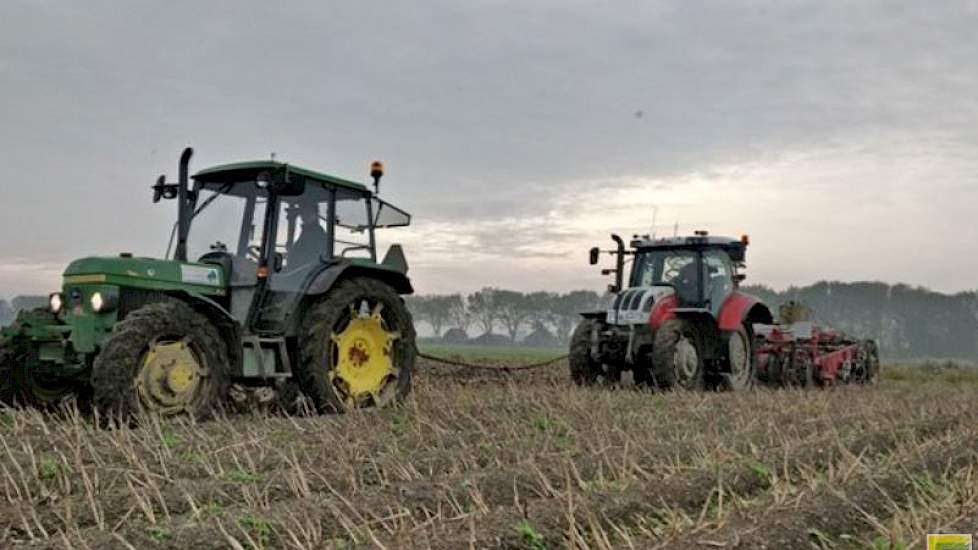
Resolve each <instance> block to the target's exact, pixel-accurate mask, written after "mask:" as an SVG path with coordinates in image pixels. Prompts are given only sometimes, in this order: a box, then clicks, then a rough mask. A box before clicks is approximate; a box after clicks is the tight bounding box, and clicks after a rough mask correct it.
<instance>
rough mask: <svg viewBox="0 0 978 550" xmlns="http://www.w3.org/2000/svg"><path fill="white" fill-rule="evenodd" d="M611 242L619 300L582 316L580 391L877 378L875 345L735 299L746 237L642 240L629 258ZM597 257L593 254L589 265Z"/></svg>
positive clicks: (575, 370) (574, 357)
mask: <svg viewBox="0 0 978 550" xmlns="http://www.w3.org/2000/svg"><path fill="white" fill-rule="evenodd" d="M611 238H612V239H613V240H614V241H615V243H616V245H617V246H616V248H615V249H613V250H608V251H605V252H608V253H610V254H612V255H613V256H615V268H614V269H605V270H603V274H606V275H607V274H614V275H615V283H614V284H613V285H611V287H610V288H609V290H610V292H611V294H612V296H613V297H614V299H613V301H612V302H611V304H610V306H609V307H608V308H607V309H606V310H603V311H596V312H589V313H584V314H583V317H584V320H583V321H582V322H581V323H580V325H578V327H577V329H576V330H575V331H574V334H573V336H572V337H571V346H570V347H571V349H570V371H571V376H572V378H573V379H574V381H575V382H577V383H578V384H581V385H587V384H594V383H597V382H599V381H603V382H607V383H617V382H618V381H619V380H620V379H621V374H622V372H623V371H626V370H630V371H631V372H632V377H633V379H634V380H635V382H636V383H637V384H639V385H647V386H651V387H653V388H656V389H676V388H682V389H688V390H698V389H705V388H710V389H726V390H743V389H747V388H749V387H751V386H753V384H754V382H755V380H758V379H760V380H761V381H763V382H768V383H771V384H775V385H807V384H808V383H811V384H815V383H829V382H832V381H834V380H843V381H849V380H850V377H851V378H852V380H870V379H872V378H875V373H876V371H878V358H877V356H876V348H875V345H874V344H873V343H872V342H858V341H855V340H851V339H849V338H847V337H845V336H844V335H842V334H839V333H836V332H832V331H821V330H819V329H818V328H816V327H815V326H814V325H813V324H812V323H811V322H810V321H807V320H803V321H799V322H797V323H796V322H795V321H796V319H787V323H783V324H777V325H776V324H775V323H774V321H775V319H774V316H773V315H772V313H771V310H770V309H769V308H768V306H767V305H765V304H764V303H763V302H761V300H760V299H758V298H757V297H755V296H751V295H750V294H746V293H744V292H741V291H740V290H739V285H740V282H741V281H743V279H744V275H743V274H741V273H739V270H740V269H743V268H744V261H745V256H746V250H747V245H748V239H747V236H743V237H741V238H740V239H732V238H728V237H713V236H710V235H708V234H707V233H706V232H705V231H697V232H696V233H695V234H694V235H693V236H689V237H672V238H665V239H653V238H650V237H648V236H644V237H638V236H636V237H635V238H634V239H633V240H632V242H631V247H630V248H628V249H626V247H625V243H624V241H623V240H622V239H621V238H620V237H618V236H617V235H612V236H611ZM601 253H602V251H601V250H599V249H598V248H593V249H591V255H590V261H591V265H594V264H597V263H598V259H599V256H600V254H601ZM628 257H631V266H632V267H631V274H630V275H629V279H628V284H627V286H626V285H625V280H624V276H625V262H626V258H628ZM792 306H793V305H792ZM790 313H791V311H789V312H788V314H789V315H790ZM874 361H875V363H874ZM873 365H875V367H874V366H873Z"/></svg>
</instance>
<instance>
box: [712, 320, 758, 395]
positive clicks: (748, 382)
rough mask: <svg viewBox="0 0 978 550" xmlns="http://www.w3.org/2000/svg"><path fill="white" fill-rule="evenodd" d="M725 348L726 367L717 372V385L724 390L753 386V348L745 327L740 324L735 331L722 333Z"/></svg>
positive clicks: (744, 389) (742, 389) (740, 389)
mask: <svg viewBox="0 0 978 550" xmlns="http://www.w3.org/2000/svg"><path fill="white" fill-rule="evenodd" d="M723 344H724V349H725V350H726V369H725V370H724V371H723V372H720V373H719V374H720V375H719V382H720V384H719V387H720V389H722V390H726V391H746V390H749V389H751V388H753V387H754V377H755V366H756V365H755V362H754V353H753V352H754V350H753V349H751V338H750V334H748V332H747V329H746V328H745V327H744V326H741V327H740V328H738V329H737V330H736V331H734V332H731V333H728V334H724V335H723Z"/></svg>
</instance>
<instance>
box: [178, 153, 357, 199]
mask: <svg viewBox="0 0 978 550" xmlns="http://www.w3.org/2000/svg"><path fill="white" fill-rule="evenodd" d="M283 167H285V170H288V171H289V172H290V173H293V174H299V175H301V176H305V177H306V178H307V179H311V180H314V181H318V182H321V183H324V184H326V185H332V186H336V187H341V188H344V189H349V190H351V191H360V192H363V193H369V191H368V190H367V186H366V185H364V184H362V183H357V182H355V181H350V180H345V179H343V178H337V177H335V176H330V175H329V174H323V173H322V172H316V171H314V170H308V169H306V168H302V167H300V166H295V165H293V164H286V163H283V162H276V161H274V160H256V161H248V162H235V163H232V164H222V165H220V166H212V167H210V168H205V169H203V170H201V171H200V172H197V173H196V174H194V179H195V180H197V181H200V182H206V183H211V182H213V183H236V182H243V181H253V180H254V179H256V178H257V177H258V174H260V173H262V172H268V171H273V170H279V169H282V168H283Z"/></svg>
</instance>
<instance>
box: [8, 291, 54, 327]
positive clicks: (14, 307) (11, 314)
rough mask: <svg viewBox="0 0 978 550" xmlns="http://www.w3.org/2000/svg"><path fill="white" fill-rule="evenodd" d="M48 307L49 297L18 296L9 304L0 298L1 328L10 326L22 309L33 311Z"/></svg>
mask: <svg viewBox="0 0 978 550" xmlns="http://www.w3.org/2000/svg"><path fill="white" fill-rule="evenodd" d="M47 305H48V297H47V296H17V297H16V298H14V299H13V300H10V301H9V302H8V301H7V300H4V299H3V298H0V327H2V326H6V325H9V324H10V323H12V322H13V320H14V318H16V317H17V312H18V311H20V310H22V309H33V308H36V307H45V306H47Z"/></svg>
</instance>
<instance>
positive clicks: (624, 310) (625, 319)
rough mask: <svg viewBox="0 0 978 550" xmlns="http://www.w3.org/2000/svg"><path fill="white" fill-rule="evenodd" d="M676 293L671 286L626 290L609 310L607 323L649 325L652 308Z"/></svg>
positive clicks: (639, 287) (618, 296)
mask: <svg viewBox="0 0 978 550" xmlns="http://www.w3.org/2000/svg"><path fill="white" fill-rule="evenodd" d="M675 293H676V289H675V288H673V287H672V286H671V285H653V286H636V287H632V288H626V289H625V290H623V291H621V292H620V293H618V295H617V296H615V301H614V302H613V303H612V304H611V307H609V308H608V311H607V316H606V321H607V322H608V324H612V325H639V324H643V323H647V322H648V320H649V314H650V312H651V311H652V306H653V305H654V304H656V303H657V302H659V301H661V300H664V299H665V298H667V297H669V296H672V295H674V294H675Z"/></svg>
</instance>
